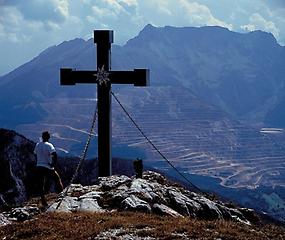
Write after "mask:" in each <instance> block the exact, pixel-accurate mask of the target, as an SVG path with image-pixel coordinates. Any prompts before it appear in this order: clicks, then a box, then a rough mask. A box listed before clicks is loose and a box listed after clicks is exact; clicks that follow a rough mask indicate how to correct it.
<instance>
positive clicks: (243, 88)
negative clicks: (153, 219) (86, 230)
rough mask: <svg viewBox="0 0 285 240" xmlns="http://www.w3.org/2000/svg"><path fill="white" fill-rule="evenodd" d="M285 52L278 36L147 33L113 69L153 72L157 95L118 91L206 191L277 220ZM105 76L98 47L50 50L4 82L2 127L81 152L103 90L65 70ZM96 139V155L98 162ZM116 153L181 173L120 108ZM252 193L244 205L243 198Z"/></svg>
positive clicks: (218, 31) (0, 83)
mask: <svg viewBox="0 0 285 240" xmlns="http://www.w3.org/2000/svg"><path fill="white" fill-rule="evenodd" d="M284 62H285V48H284V47H283V46H280V45H279V44H278V43H277V42H276V40H275V38H274V37H273V35H272V34H270V33H265V32H262V31H254V32H250V33H243V34H242V33H236V32H232V31H229V30H228V29H225V28H221V27H201V28H193V27H185V28H176V27H163V28H157V27H154V26H152V25H147V26H146V27H145V28H144V29H143V30H142V31H141V32H140V33H139V35H138V36H137V37H135V38H133V39H131V40H129V41H128V42H127V43H126V44H125V45H124V46H118V45H114V46H113V48H112V69H114V70H127V69H133V68H149V69H150V71H151V87H146V88H134V87H133V86H114V87H113V91H114V92H115V94H116V96H117V97H118V98H119V99H120V100H121V102H122V103H123V104H124V106H125V107H126V108H127V110H128V111H129V112H130V114H131V115H132V116H133V117H134V118H135V119H136V121H137V122H138V124H139V125H140V126H141V127H142V128H143V130H144V131H145V133H146V134H147V135H148V136H149V138H150V139H151V140H152V141H153V143H155V145H156V146H158V147H159V149H160V150H161V151H162V152H163V153H164V154H165V155H166V156H167V157H168V158H169V159H170V160H171V161H172V163H173V164H174V165H175V166H176V167H178V168H179V169H180V170H181V171H183V172H184V173H185V174H186V175H187V176H188V177H189V178H191V179H192V180H193V181H195V183H196V184H197V185H199V186H201V187H204V188H207V190H210V191H217V192H219V193H221V194H222V195H224V197H229V198H232V199H234V200H239V201H240V203H241V204H243V205H244V204H252V205H254V204H259V206H258V209H259V210H263V211H267V212H269V213H270V214H272V215H274V216H276V217H277V218H281V219H283V218H284V216H285V202H284V200H282V199H284V192H285V190H284V187H285V181H284V176H285V175H284V169H285V163H284V156H285V148H284V147H283V146H284V140H285V135H284V132H283V128H282V127H283V126H284V118H285V115H284V114H283V111H281V109H282V108H283V106H284V104H285V95H284V94H283V92H284V91H283V90H284V80H285V79H284V76H285V68H284ZM63 67H69V68H76V69H89V70H91V69H95V67H96V47H95V46H94V43H93V40H92V39H90V40H88V41H85V40H82V39H74V40H71V41H66V42H63V43H61V44H59V45H57V46H53V47H50V48H48V49H46V50H45V51H44V52H42V53H41V54H40V55H39V56H37V57H35V58H34V59H33V60H31V61H30V62H28V63H26V64H24V65H23V66H21V67H19V68H17V69H15V70H14V71H12V72H11V73H9V74H7V75H5V76H3V77H1V78H0V99H1V101H0V108H1V113H0V124H1V126H2V127H7V128H12V129H15V130H17V131H19V132H20V133H22V134H24V135H25V136H27V137H29V138H31V139H33V140H34V141H36V140H37V138H38V136H40V133H41V131H42V130H43V129H49V130H51V132H52V133H53V141H54V143H55V145H56V146H57V147H58V149H59V150H61V151H62V152H65V153H67V152H68V153H69V154H78V153H79V152H80V151H81V149H82V148H83V146H84V141H85V138H86V135H87V131H88V128H89V124H90V121H91V116H92V113H93V111H94V109H95V105H96V86H86V85H81V86H80V85H76V86H73V87H63V86H60V85H59V69H60V68H63ZM96 146H97V145H96V137H95V139H94V142H93V143H92V145H91V152H90V156H94V155H96V152H97V150H96ZM113 155H114V156H119V157H128V158H136V157H141V158H143V159H145V161H146V162H147V164H149V165H151V166H153V167H156V168H159V169H161V170H164V171H165V172H167V173H168V174H170V175H171V174H172V175H175V174H174V172H172V170H171V168H170V167H169V166H168V165H167V164H166V163H165V162H164V161H163V160H161V158H160V157H159V155H157V154H156V153H155V152H154V151H153V149H152V148H150V147H149V145H148V144H147V143H146V141H145V139H144V138H143V137H141V136H140V135H139V133H138V132H137V131H136V129H135V128H134V127H133V126H131V123H130V122H128V119H127V118H125V116H124V115H123V113H122V112H121V110H120V108H119V106H118V105H116V104H115V102H114V103H113ZM241 193H242V194H243V195H242V196H243V197H240V196H241Z"/></svg>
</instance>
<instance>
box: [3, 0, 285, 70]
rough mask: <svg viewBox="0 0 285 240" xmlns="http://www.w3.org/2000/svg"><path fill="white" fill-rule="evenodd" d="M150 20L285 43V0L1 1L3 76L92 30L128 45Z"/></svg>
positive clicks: (87, 35)
mask: <svg viewBox="0 0 285 240" xmlns="http://www.w3.org/2000/svg"><path fill="white" fill-rule="evenodd" d="M148 23H151V24H152V25H154V26H166V25H171V26H178V27H179V26H206V25H207V26H213V25H218V26H223V27H227V28H229V29H230V30H233V31H237V32H247V31H253V30H257V29H259V30H263V31H266V32H271V33H272V34H273V35H274V36H275V37H276V39H277V41H278V42H279V43H280V44H281V45H285V0H0V56H1V61H0V75H3V74H5V73H7V72H9V71H11V70H13V69H14V68H16V67H18V66H19V65H21V64H23V63H25V62H27V61H29V60H31V59H32V58H33V57H35V56H37V55H38V54H39V53H40V52H41V51H42V50H44V49H45V48H47V47H49V46H51V45H55V44H59V43H61V42H62V41H64V40H70V39H73V38H76V37H81V38H84V39H88V38H90V37H92V35H91V34H92V32H93V29H113V30H115V43H117V44H124V43H125V42H126V41H127V40H128V39H130V38H132V37H134V36H136V35H137V34H138V33H139V31H140V30H141V29H142V28H143V27H144V26H145V25H146V24H148Z"/></svg>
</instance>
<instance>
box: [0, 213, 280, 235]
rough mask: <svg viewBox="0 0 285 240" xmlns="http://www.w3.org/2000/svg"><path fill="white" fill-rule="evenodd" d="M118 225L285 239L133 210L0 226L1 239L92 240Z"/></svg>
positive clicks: (139, 231) (262, 230) (144, 231)
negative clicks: (133, 211) (134, 211)
mask: <svg viewBox="0 0 285 240" xmlns="http://www.w3.org/2000/svg"><path fill="white" fill-rule="evenodd" d="M119 228H122V229H124V230H126V231H127V232H128V233H133V234H135V235H136V236H139V237H146V236H151V237H154V238H156V239H181V238H182V235H179V234H183V235H184V237H185V236H187V238H190V239H219V238H220V239H253V240H254V239H256V240H257V239H258V240H261V239H285V229H284V228H281V227H277V226H273V225H265V226H259V227H258V226H246V225H243V224H239V223H234V222H225V221H199V220H194V219H190V218H170V217H159V216H156V215H151V214H141V213H132V212H122V213H117V212H113V213H101V214H98V213H96V214H92V213H73V214H64V213H49V214H48V213H43V214H41V215H38V216H37V218H35V219H33V220H30V221H26V222H23V223H15V224H12V225H7V226H3V227H1V228H0V239H1V240H2V239H3V240H4V239H5V240H9V239H31V240H33V239H37V240H41V239H45V240H51V239H54V240H55V239H70V240H72V239H90V240H91V239H94V238H95V237H96V236H97V235H98V234H99V233H101V232H104V231H108V230H110V229H119ZM174 233H175V234H174Z"/></svg>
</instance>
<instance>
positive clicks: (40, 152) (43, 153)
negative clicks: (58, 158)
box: [34, 142, 56, 169]
mask: <svg viewBox="0 0 285 240" xmlns="http://www.w3.org/2000/svg"><path fill="white" fill-rule="evenodd" d="M54 152H56V151H55V148H54V146H53V145H52V144H51V143H49V142H39V143H37V145H36V147H35V149H34V153H35V154H36V155H37V166H38V167H46V168H49V169H54V168H53V167H52V166H51V163H52V153H54Z"/></svg>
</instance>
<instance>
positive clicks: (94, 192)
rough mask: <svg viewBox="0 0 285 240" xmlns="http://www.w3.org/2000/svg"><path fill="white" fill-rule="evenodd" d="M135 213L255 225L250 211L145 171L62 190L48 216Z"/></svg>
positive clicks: (104, 178)
mask: <svg viewBox="0 0 285 240" xmlns="http://www.w3.org/2000/svg"><path fill="white" fill-rule="evenodd" d="M114 210H115V211H136V212H145V213H154V214H159V215H168V216H172V217H183V216H184V217H186V216H189V217H193V218H197V219H205V220H215V219H224V220H235V221H239V222H243V223H246V224H250V222H251V221H252V220H254V221H256V220H257V217H256V216H255V214H254V212H253V210H250V209H245V208H236V207H232V206H230V205H227V204H224V203H222V202H220V201H214V200H210V199H209V198H207V197H205V196H203V195H202V194H198V193H194V192H191V191H188V190H186V189H184V188H182V187H180V186H178V185H177V184H173V183H171V182H169V181H168V180H167V179H166V178H165V177H163V176H162V175H161V174H159V173H156V172H152V171H148V172H145V173H144V174H143V177H142V178H130V177H127V176H124V175H121V176H116V175H114V176H110V177H100V178H99V183H98V184H97V185H91V186H82V185H80V184H73V185H71V186H70V187H69V188H67V189H65V190H64V191H63V192H62V193H61V194H60V195H59V197H58V199H57V201H56V202H54V203H53V204H52V205H51V206H50V207H49V208H48V209H47V212H54V211H58V212H81V211H88V212H110V211H114Z"/></svg>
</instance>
